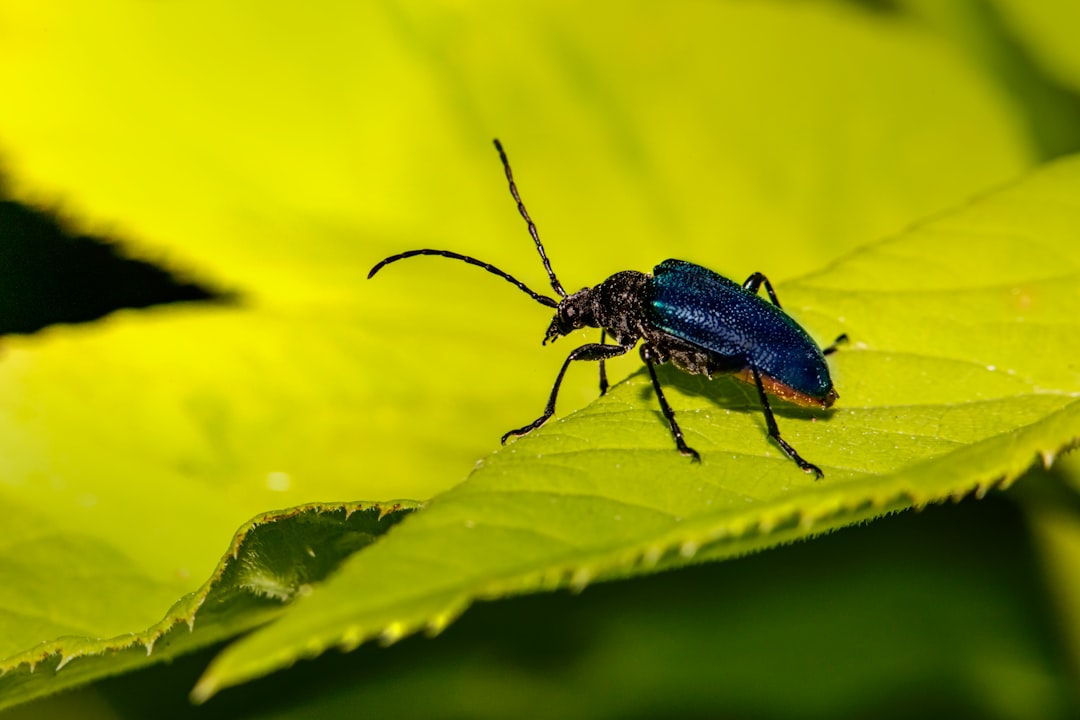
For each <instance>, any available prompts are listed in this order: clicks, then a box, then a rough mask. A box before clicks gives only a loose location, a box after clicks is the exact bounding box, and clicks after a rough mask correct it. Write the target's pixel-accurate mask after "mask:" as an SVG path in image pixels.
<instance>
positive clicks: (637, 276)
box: [368, 140, 847, 478]
mask: <svg viewBox="0 0 1080 720" xmlns="http://www.w3.org/2000/svg"><path fill="white" fill-rule="evenodd" d="M495 149H496V150H498V152H499V157H500V158H501V160H502V164H503V169H504V170H505V172H506V180H507V182H508V183H509V185H510V194H511V196H512V197H513V198H514V201H515V202H516V203H517V207H518V212H519V213H521V216H522V217H523V218H524V219H525V222H526V224H527V225H528V228H529V234H530V235H531V236H532V239H533V242H534V243H535V244H536V249H537V252H539V253H540V259H541V260H542V261H543V263H544V269H545V270H546V271H547V274H548V278H550V280H551V287H552V289H553V290H554V291H555V293H556V295H558V296H559V299H558V300H555V299H552V298H550V297H547V296H546V295H542V294H541V293H538V292H536V291H535V290H532V289H531V288H529V287H528V286H527V285H525V283H523V282H521V281H520V280H518V279H517V278H515V277H514V276H512V275H510V274H509V273H507V272H504V271H502V270H500V269H499V268H497V267H495V266H494V265H491V264H489V263H486V262H483V261H481V260H477V259H476V258H473V257H469V256H468V255H462V254H460V253H456V252H453V251H450V250H430V249H422V250H408V251H406V252H403V253H399V254H397V255H391V256H390V257H388V258H385V259H383V260H381V261H379V262H378V263H377V264H376V265H375V267H373V268H371V272H369V273H368V278H369V279H370V278H372V277H374V275H375V273H377V272H378V271H379V270H381V269H382V268H383V267H384V266H385V265H389V264H390V263H393V262H397V261H398V260H404V259H405V258H410V257H416V256H417V255H435V256H439V257H446V258H451V259H453V260H460V261H462V262H466V263H469V264H470V265H476V266H478V267H481V268H483V269H484V270H486V271H488V272H490V273H492V274H494V275H498V276H499V277H501V278H503V279H504V280H506V281H507V282H509V283H511V284H513V285H514V286H516V287H517V288H518V289H520V290H521V291H522V292H524V293H526V294H527V295H529V296H530V297H532V298H533V299H534V300H536V301H537V302H539V303H540V304H542V305H546V306H547V307H550V308H554V309H555V317H554V318H553V319H552V321H551V324H550V325H549V326H548V329H547V332H546V333H545V335H544V341H543V342H544V344H547V342H548V341H554V340H556V339H558V338H559V337H562V336H563V335H567V334H569V333H571V332H573V331H575V330H577V329H579V328H583V327H594V328H599V329H600V342H599V343H588V344H586V345H582V346H581V347H578V348H575V349H574V350H573V351H572V352H571V353H570V354H569V355H568V356H567V358H566V361H565V362H563V365H562V368H561V369H560V370H559V374H558V375H556V376H555V384H554V386H553V387H552V388H551V395H550V396H549V397H548V402H547V406H546V407H545V408H544V413H543V414H542V415H541V416H540V417H538V418H537V419H536V420H534V421H533V422H531V423H529V424H528V425H526V426H524V427H521V428H518V429H516V430H511V431H510V432H508V433H506V434H505V435H503V437H502V441H503V442H504V443H505V442H506V440H507V438H509V437H510V436H519V435H525V434H527V433H529V432H531V431H533V430H535V429H536V428H538V427H540V426H541V425H543V424H544V423H545V422H547V420H548V419H549V418H550V417H551V416H552V415H554V414H555V400H556V398H557V397H558V395H559V387H560V385H562V380H563V376H564V375H565V374H566V370H567V368H568V367H570V363H572V362H574V361H575V360H594V361H596V362H598V363H599V366H600V394H601V395H603V394H604V392H606V390H607V387H608V383H607V376H606V374H605V372H604V361H605V360H607V359H609V358H613V357H617V356H619V355H624V354H626V353H627V352H629V351H630V350H632V349H633V348H634V346H636V345H637V344H638V342H639V341H641V350H640V353H641V359H642V360H643V361H644V362H645V367H646V368H647V369H648V371H649V378H650V379H651V381H652V386H653V390H654V391H655V392H656V398H657V401H658V402H659V403H660V409H661V411H662V412H663V414H664V417H665V419H666V420H667V422H668V426H669V428H670V429H671V435H672V437H673V438H674V440H675V447H676V448H677V449H678V450H679V452H680V453H682V454H683V455H687V456H689V457H691V458H692V459H694V460H700V459H701V458H700V456H699V455H698V452H697V451H696V450H694V449H693V448H691V447H689V446H688V445H687V444H686V441H685V440H684V439H683V433H682V430H681V429H680V428H679V425H678V423H677V422H675V411H674V410H672V409H671V405H670V404H668V401H667V399H666V398H665V397H664V391H663V390H662V389H661V387H660V381H659V380H658V379H657V376H656V370H655V366H656V365H658V364H663V363H666V362H670V363H672V364H673V365H675V367H677V368H679V369H680V370H682V371H684V372H687V373H691V374H704V375H706V376H707V377H712V376H713V375H714V374H718V373H728V374H733V375H735V376H736V377H738V378H739V379H741V380H743V381H744V382H747V383H750V384H751V385H754V386H755V387H756V388H757V391H758V398H759V399H760V400H761V409H762V412H763V413H764V415H765V424H766V426H767V428H768V432H769V436H770V437H771V438H772V439H773V440H774V441H775V442H776V444H777V445H779V446H780V448H781V449H782V450H783V451H784V453H785V454H787V456H788V457H790V458H791V459H792V460H793V461H794V462H795V463H796V464H797V465H798V466H799V467H800V468H801V469H802V470H804V471H805V472H808V473H813V474H814V475H815V476H816V477H818V478H820V477H822V476H823V473H822V472H821V469H820V468H818V467H817V466H816V465H813V464H811V463H809V462H807V461H806V460H804V459H803V458H802V457H801V456H800V455H799V453H798V452H796V451H795V448H793V447H792V446H791V445H790V444H788V442H787V441H786V440H784V439H783V438H782V437H780V429H779V428H778V427H777V425H776V418H775V417H774V416H773V412H772V408H771V407H770V406H769V398H768V395H774V396H776V397H780V398H783V399H784V400H787V401H788V402H791V403H795V404H797V405H802V406H804V407H816V408H822V409H824V408H828V407H830V406H832V404H833V402H835V400H836V398H837V397H838V395H837V392H836V389H835V388H834V387H833V383H832V379H831V378H830V376H829V366H828V364H827V363H826V361H825V356H826V355H829V354H831V353H832V352H834V351H835V350H836V346H837V344H838V343H840V342H842V341H844V340H846V339H847V336H846V335H841V336H840V337H838V338H837V339H836V341H835V342H834V343H833V344H832V345H830V346H829V347H827V348H825V349H824V350H822V349H821V348H819V347H818V345H817V343H815V342H814V341H813V339H812V338H811V337H810V336H809V335H808V334H807V332H806V331H805V330H804V329H803V328H802V327H801V326H800V325H799V324H798V323H797V322H795V321H794V320H793V319H792V318H791V317H790V316H788V315H787V314H786V313H785V312H784V311H783V310H782V309H781V307H780V301H779V300H778V299H777V297H776V293H775V292H774V291H773V288H772V284H771V283H769V280H768V278H766V277H765V276H764V275H762V274H761V273H754V274H753V275H751V276H750V277H749V278H747V279H746V282H745V283H743V284H742V285H739V284H737V283H735V282H732V281H731V280H728V279H727V278H725V277H723V276H722V275H718V274H716V273H714V272H713V271H712V270H709V269H707V268H704V267H701V266H700V265H695V264H693V263H690V262H686V261H685V260H665V261H664V262H662V263H660V264H659V265H657V266H656V267H655V268H654V269H653V274H652V275H649V274H646V273H641V272H637V271H634V270H624V271H623V272H618V273H615V274H614V275H612V276H611V277H609V278H608V279H607V280H605V281H603V282H602V283H600V284H599V285H596V286H595V287H591V288H583V289H581V290H579V291H577V292H576V293H573V294H567V292H566V291H565V290H563V287H562V284H560V283H559V280H558V279H557V278H556V277H555V272H554V271H553V270H552V269H551V263H550V261H549V260H548V257H547V253H546V252H545V251H544V246H543V244H542V243H541V242H540V235H539V233H538V232H537V229H536V224H535V223H534V222H533V221H532V218H531V217H529V213H528V211H526V209H525V204H524V203H523V202H522V201H521V197H520V195H519V194H518V189H517V184H516V183H515V182H514V176H513V173H511V171H510V161H509V160H508V159H507V157H506V153H505V152H504V151H503V147H502V144H501V143H500V142H499V141H498V140H496V141H495ZM762 285H764V286H765V290H766V292H767V293H768V296H769V300H766V299H765V298H763V297H762V296H760V295H758V290H759V289H760V288H761V286H762ZM770 301H771V302H770ZM608 336H610V337H611V339H612V340H614V342H615V344H614V345H609V344H607V342H606V340H607V337H608Z"/></svg>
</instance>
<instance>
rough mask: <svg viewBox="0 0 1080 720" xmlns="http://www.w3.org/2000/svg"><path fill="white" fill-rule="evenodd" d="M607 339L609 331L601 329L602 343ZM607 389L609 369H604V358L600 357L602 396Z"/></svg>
mask: <svg viewBox="0 0 1080 720" xmlns="http://www.w3.org/2000/svg"><path fill="white" fill-rule="evenodd" d="M606 339H607V331H606V330H601V331H600V344H601V345H603V344H604V340H606ZM607 389H608V381H607V371H605V370H604V359H603V358H600V395H601V396H602V395H604V394H606V393H607Z"/></svg>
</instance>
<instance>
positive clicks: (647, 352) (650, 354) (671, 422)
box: [641, 345, 701, 462]
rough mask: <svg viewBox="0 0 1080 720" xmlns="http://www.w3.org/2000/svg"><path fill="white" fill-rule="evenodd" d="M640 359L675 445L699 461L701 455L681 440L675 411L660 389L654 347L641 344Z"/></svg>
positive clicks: (681, 435) (683, 452) (695, 460)
mask: <svg viewBox="0 0 1080 720" xmlns="http://www.w3.org/2000/svg"><path fill="white" fill-rule="evenodd" d="M641 359H642V360H644V361H645V367H647V368H648V369H649V377H650V378H652V386H653V390H655V391H656V399H657V400H658V401H660V410H661V412H663V413H664V417H665V418H666V419H667V421H668V427H670V428H671V436H672V437H673V438H675V447H677V448H678V449H679V452H680V453H682V454H683V455H686V456H688V457H690V458H691V459H693V460H694V462H701V456H700V455H698V452H697V450H695V449H694V448H692V447H690V446H689V445H687V444H686V441H685V440H683V434H682V430H681V429H680V428H679V424H678V423H677V422H675V411H674V410H672V409H671V405H668V401H667V398H665V397H664V391H663V390H661V389H660V381H659V380H658V379H657V377H656V369H655V368H654V367H653V366H654V365H655V364H656V360H657V355H656V350H655V348H653V347H652V346H651V345H642V346H641Z"/></svg>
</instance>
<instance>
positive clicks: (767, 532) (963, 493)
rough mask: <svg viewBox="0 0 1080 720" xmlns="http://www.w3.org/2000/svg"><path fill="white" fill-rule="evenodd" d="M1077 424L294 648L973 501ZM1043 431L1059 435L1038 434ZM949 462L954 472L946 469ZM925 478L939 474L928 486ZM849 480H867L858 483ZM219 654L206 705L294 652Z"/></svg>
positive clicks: (523, 577) (1072, 412) (1067, 438)
mask: <svg viewBox="0 0 1080 720" xmlns="http://www.w3.org/2000/svg"><path fill="white" fill-rule="evenodd" d="M1058 426H1061V427H1058ZM1078 428H1080V401H1074V402H1072V403H1070V404H1068V405H1066V406H1065V407H1063V408H1062V409H1061V410H1059V411H1057V412H1056V413H1054V414H1052V415H1050V416H1048V417H1045V418H1043V419H1041V420H1039V421H1037V422H1035V423H1032V424H1030V425H1027V426H1025V427H1022V428H1019V429H1014V430H1010V431H1008V432H1005V433H1001V434H999V435H995V436H992V437H989V438H985V439H983V440H981V441H979V442H976V443H974V444H971V445H966V446H964V447H961V448H958V449H956V450H954V451H952V452H950V453H948V454H946V455H945V456H941V457H937V458H933V459H930V460H927V461H925V462H923V463H919V464H917V465H914V466H912V467H909V468H905V469H903V470H901V471H899V472H897V473H894V474H892V475H888V476H885V477H882V478H875V479H873V480H872V481H871V482H870V483H869V484H870V485H872V486H877V490H876V491H871V492H867V493H863V494H861V495H858V496H854V497H853V496H852V495H851V494H850V492H849V491H850V488H851V485H850V484H845V485H841V486H838V487H837V489H836V491H835V493H834V494H831V495H826V496H823V495H822V492H821V490H820V488H815V489H814V490H811V491H807V492H806V493H805V494H803V493H800V494H797V495H792V496H791V497H789V498H787V499H786V500H785V501H784V502H783V503H781V504H778V505H773V506H770V507H766V508H763V509H762V512H761V513H760V514H758V515H757V517H756V518H747V516H746V514H745V512H741V513H740V514H739V517H738V518H735V519H728V520H727V521H726V522H725V521H720V522H717V519H716V518H715V516H713V517H711V518H702V519H701V520H698V521H694V520H691V521H688V522H685V523H683V524H681V525H680V526H679V528H678V529H677V530H675V531H671V532H668V533H666V534H663V535H661V536H660V537H657V538H653V539H650V540H649V541H648V542H646V543H643V544H639V545H637V546H635V547H632V548H627V549H626V550H624V551H622V552H619V553H617V554H615V555H613V554H612V553H611V552H610V551H607V550H597V551H595V552H594V553H593V558H592V559H591V560H589V559H585V560H578V561H574V562H570V563H562V564H559V563H556V564H551V563H544V565H543V567H537V568H535V569H534V570H528V569H524V568H522V569H520V570H518V571H513V572H510V573H507V574H506V575H504V576H503V577H501V578H495V579H490V580H487V581H485V582H483V583H482V584H479V585H477V586H474V587H473V588H472V589H471V590H469V591H461V590H458V591H450V592H446V593H442V595H443V597H444V599H441V600H440V599H439V597H438V596H436V597H430V598H428V599H426V600H424V601H423V604H426V605H429V606H431V605H435V606H436V607H437V608H438V609H437V610H435V611H431V612H426V613H414V614H413V615H412V616H411V617H410V616H409V615H408V614H407V613H402V614H400V615H399V616H398V617H397V618H396V619H394V620H390V621H388V622H384V623H381V624H379V625H378V626H377V627H375V628H365V627H364V626H363V625H360V624H356V625H350V626H349V627H348V628H347V629H346V630H345V631H344V632H340V633H338V634H336V635H333V636H330V635H327V636H323V637H318V638H311V639H309V640H308V641H307V643H306V644H305V646H304V653H303V654H304V655H306V656H308V657H314V656H317V655H319V654H321V653H322V652H323V651H325V650H327V649H329V648H330V647H333V646H335V645H336V646H338V647H340V648H341V649H342V650H345V651H349V650H353V649H355V648H356V647H358V646H359V645H361V644H362V643H364V642H367V641H369V640H378V641H379V642H380V643H381V644H383V645H388V644H391V643H394V642H397V641H398V640H400V639H402V638H403V637H406V636H407V635H410V634H413V633H415V632H417V631H419V630H421V629H425V628H427V629H428V634H429V635H431V634H437V633H438V632H440V631H441V630H442V629H443V628H445V627H446V626H447V625H448V624H449V623H450V622H452V621H453V620H454V619H455V618H457V617H458V616H460V615H461V614H462V613H463V612H465V610H466V609H467V608H468V607H469V606H470V605H471V604H472V603H473V602H475V601H478V600H480V601H482V600H491V599H497V598H502V597H506V596H509V595H519V594H523V593H527V592H535V591H545V590H546V591H551V590H556V589H559V588H563V587H566V588H569V589H570V590H572V591H574V592H581V591H582V590H584V589H585V588H586V587H587V586H588V585H589V584H591V583H593V582H597V581H603V580H610V579H616V578H619V577H621V576H625V575H627V574H628V573H629V572H632V571H634V570H638V569H644V570H647V571H654V572H659V571H661V570H665V569H672V568H675V567H678V566H681V565H685V564H687V561H688V560H693V561H694V562H703V561H705V560H718V559H725V558H730V557H736V556H739V555H746V554H749V553H751V552H756V551H760V550H762V549H764V548H767V547H773V546H778V545H782V544H787V543H790V542H794V541H797V540H802V539H806V538H809V537H814V536H816V535H821V534H825V533H827V532H831V531H833V530H836V529H839V528H840V527H845V526H849V525H854V524H856V523H859V522H865V521H867V520H871V519H873V518H877V517H881V516H884V515H887V514H891V513H894V512H900V511H902V510H907V509H914V510H916V511H919V510H921V509H923V508H925V507H926V506H928V505H931V504H935V503H945V502H948V501H950V500H951V501H953V502H959V501H960V500H962V499H964V498H966V497H968V496H973V497H976V498H981V497H983V496H985V494H986V493H987V492H989V491H990V490H991V489H1001V490H1004V489H1006V488H1008V487H1009V486H1010V485H1012V484H1013V483H1014V482H1015V481H1016V480H1017V479H1018V478H1019V477H1020V476H1021V475H1023V474H1024V473H1025V472H1027V471H1028V470H1029V469H1030V468H1032V467H1034V466H1035V465H1036V464H1044V465H1045V463H1046V459H1047V458H1048V457H1049V458H1051V461H1052V459H1053V458H1055V457H1056V456H1057V455H1058V454H1060V453H1061V452H1064V451H1067V450H1069V449H1072V448H1075V447H1077V446H1080V431H1078ZM1047 436H1052V437H1056V438H1058V439H1057V440H1047V439H1046V438H1047ZM1061 438H1064V439H1061ZM1003 439H1005V440H1006V441H1007V445H1008V446H1010V448H1011V449H1010V450H1009V451H1008V453H1009V454H1008V456H1007V457H1006V458H1004V459H1003V460H998V461H997V462H996V463H994V462H990V463H988V462H987V459H986V457H987V455H988V453H987V451H986V448H987V446H994V445H997V444H998V443H1001V442H1002V441H1003ZM999 452H1000V451H999ZM954 467H956V468H958V469H959V470H960V471H955V472H954V471H953V470H952V468H954ZM971 468H976V469H975V470H971ZM924 475H930V476H932V477H937V478H944V480H941V481H937V480H934V481H931V482H929V483H928V482H927V481H926V479H925V478H924V477H923V476H924ZM956 478H960V479H959V480H957V479H956ZM854 482H857V483H859V484H866V482H867V481H865V480H862V479H860V480H857V481H854ZM718 551H722V552H718ZM228 653H229V650H228V649H227V650H226V651H225V652H224V653H223V656H226V657H227V656H228ZM223 656H219V657H218V658H216V659H215V660H214V661H213V662H212V663H211V664H210V667H208V668H207V670H206V672H204V674H203V676H202V677H201V678H200V679H199V681H198V683H197V684H196V686H195V687H194V688H193V689H192V691H191V694H190V697H191V700H192V701H193V702H195V703H202V702H205V701H206V700H207V699H209V698H210V697H212V696H213V695H214V694H216V693H217V692H218V691H219V690H222V689H224V688H226V687H230V686H232V685H237V684H240V683H242V682H245V681H247V680H250V679H253V678H254V677H259V676H261V675H264V674H267V673H268V672H270V671H272V670H274V669H279V668H283V667H287V666H289V665H292V664H293V663H294V662H295V661H296V660H297V659H299V658H298V657H296V656H295V655H293V656H291V657H289V656H287V653H285V654H282V655H279V656H278V657H272V658H269V657H264V658H262V661H263V663H264V664H263V665H262V667H261V668H260V669H259V670H257V671H255V670H252V669H251V668H248V669H246V670H240V671H239V672H236V671H233V672H232V673H231V675H228V676H220V675H219V674H218V673H217V672H216V670H217V668H218V667H219V663H220V661H221V660H222V657H223Z"/></svg>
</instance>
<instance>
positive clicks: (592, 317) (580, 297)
mask: <svg viewBox="0 0 1080 720" xmlns="http://www.w3.org/2000/svg"><path fill="white" fill-rule="evenodd" d="M648 279H649V276H648V275H646V274H645V273H640V272H637V271H634V270H625V271H623V272H620V273H615V274H614V275H612V276H611V277H609V278H608V279H607V280H605V281H604V282H602V283H600V284H599V285H597V286H596V287H591V288H582V289H581V290H578V291H577V292H576V293H574V294H573V295H568V296H567V297H565V298H563V301H562V302H560V303H559V307H558V310H557V311H556V312H555V317H554V318H553V319H552V321H551V325H550V326H548V330H547V333H546V334H545V336H544V342H545V343H547V342H548V341H549V340H554V339H555V338H558V337H561V336H563V335H568V334H570V333H571V332H573V331H574V330H578V329H580V328H583V327H595V328H601V329H603V330H605V331H607V333H608V334H609V335H611V337H612V339H613V340H614V341H615V342H616V343H618V344H620V345H626V344H628V343H632V342H635V341H636V340H637V339H638V338H640V337H641V335H642V327H643V318H642V295H643V293H644V290H645V284H646V282H647V281H648Z"/></svg>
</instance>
